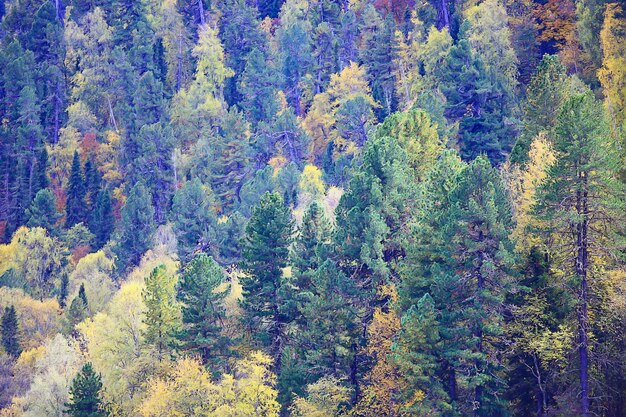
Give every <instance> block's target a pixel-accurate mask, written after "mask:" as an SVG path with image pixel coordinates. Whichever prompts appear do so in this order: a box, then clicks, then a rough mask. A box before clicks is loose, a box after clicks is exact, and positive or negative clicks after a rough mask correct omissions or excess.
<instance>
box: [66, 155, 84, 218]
mask: <svg viewBox="0 0 626 417" xmlns="http://www.w3.org/2000/svg"><path fill="white" fill-rule="evenodd" d="M86 192H87V190H86V189H85V177H84V176H83V172H82V169H81V165H80V157H79V156H78V152H74V158H73V159H72V168H71V171H70V178H69V180H68V183H67V203H66V206H65V213H66V216H65V227H66V228H68V229H69V228H70V227H72V226H74V225H75V224H76V223H80V222H83V221H84V220H85V195H86Z"/></svg>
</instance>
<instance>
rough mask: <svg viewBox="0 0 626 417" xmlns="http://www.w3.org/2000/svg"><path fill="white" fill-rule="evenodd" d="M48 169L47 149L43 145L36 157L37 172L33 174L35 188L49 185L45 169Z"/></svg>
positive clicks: (40, 188) (39, 188)
mask: <svg viewBox="0 0 626 417" xmlns="http://www.w3.org/2000/svg"><path fill="white" fill-rule="evenodd" d="M47 169H48V151H47V150H46V147H45V146H42V147H41V151H40V152H39V156H38V157H37V172H36V174H35V178H34V180H33V183H34V188H35V189H36V190H38V191H39V190H43V189H44V188H48V186H49V185H50V180H49V179H48V175H47V172H46V170H47Z"/></svg>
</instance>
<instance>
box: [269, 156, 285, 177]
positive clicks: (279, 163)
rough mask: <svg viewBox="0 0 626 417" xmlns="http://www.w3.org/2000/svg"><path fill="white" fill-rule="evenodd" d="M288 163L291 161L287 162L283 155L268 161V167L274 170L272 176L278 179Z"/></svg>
mask: <svg viewBox="0 0 626 417" xmlns="http://www.w3.org/2000/svg"><path fill="white" fill-rule="evenodd" d="M288 162H289V161H288V160H287V158H285V157H284V156H282V155H278V156H275V157H273V158H272V159H270V160H269V161H268V165H269V166H271V167H272V168H273V169H274V172H273V173H272V175H273V176H274V177H276V176H277V175H278V173H279V172H280V170H281V169H283V168H284V167H286V166H287V163H288Z"/></svg>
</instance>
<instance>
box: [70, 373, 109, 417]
mask: <svg viewBox="0 0 626 417" xmlns="http://www.w3.org/2000/svg"><path fill="white" fill-rule="evenodd" d="M101 391H102V378H101V376H100V375H99V374H97V373H96V372H95V371H94V370H93V366H92V364H91V363H90V362H87V363H86V364H85V365H83V367H82V369H81V370H80V372H79V373H78V374H77V375H76V377H74V380H73V381H72V386H71V387H70V401H69V402H68V403H66V404H65V406H66V410H65V414H66V415H68V416H70V417H106V416H108V415H109V413H108V412H107V411H106V410H105V404H104V401H103V399H102V392H101Z"/></svg>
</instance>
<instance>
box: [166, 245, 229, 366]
mask: <svg viewBox="0 0 626 417" xmlns="http://www.w3.org/2000/svg"><path fill="white" fill-rule="evenodd" d="M229 294H230V285H229V284H228V283H227V282H226V277H225V276H224V272H223V271H222V269H221V268H220V266H219V265H218V264H217V263H216V262H215V261H214V260H213V258H211V257H210V256H207V255H206V254H204V253H200V254H198V255H196V256H194V257H193V259H192V260H191V261H190V262H189V264H187V266H186V268H185V270H184V271H183V273H182V274H181V277H180V280H179V282H178V292H177V296H176V298H177V299H178V301H179V302H180V303H181V312H182V327H181V329H180V331H179V332H178V334H177V339H178V340H179V342H180V348H181V349H182V350H183V351H185V352H197V353H198V354H199V355H200V358H201V359H202V363H203V364H205V365H209V366H211V368H212V369H214V370H219V369H220V368H222V367H223V364H224V363H225V361H226V359H227V358H228V357H229V356H230V355H232V352H231V351H230V347H231V345H232V344H233V341H232V340H231V339H230V338H229V337H228V336H226V335H224V334H222V328H223V325H224V320H225V316H226V312H225V310H224V298H225V297H227V296H228V295H229Z"/></svg>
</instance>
